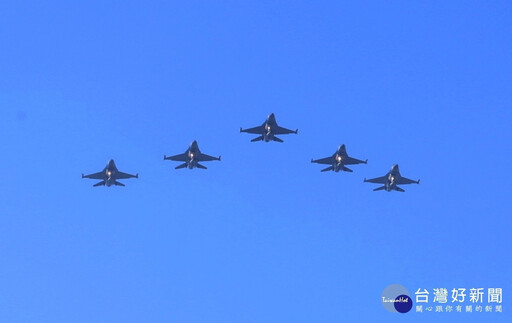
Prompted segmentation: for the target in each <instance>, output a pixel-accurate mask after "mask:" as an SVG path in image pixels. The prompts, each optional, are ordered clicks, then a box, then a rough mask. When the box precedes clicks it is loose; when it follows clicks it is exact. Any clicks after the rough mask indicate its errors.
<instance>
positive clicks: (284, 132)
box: [274, 126, 299, 135]
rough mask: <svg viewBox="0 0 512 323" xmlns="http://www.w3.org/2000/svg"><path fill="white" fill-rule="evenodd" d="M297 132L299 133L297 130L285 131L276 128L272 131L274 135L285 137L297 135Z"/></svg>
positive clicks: (281, 128)
mask: <svg viewBox="0 0 512 323" xmlns="http://www.w3.org/2000/svg"><path fill="white" fill-rule="evenodd" d="M298 131H299V129H297V130H290V129H286V128H283V127H279V126H277V127H276V128H275V129H274V135H287V134H289V133H297V132H298Z"/></svg>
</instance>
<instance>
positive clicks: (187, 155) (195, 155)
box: [164, 140, 220, 169]
mask: <svg viewBox="0 0 512 323" xmlns="http://www.w3.org/2000/svg"><path fill="white" fill-rule="evenodd" d="M164 160H174V161H182V162H185V163H183V164H181V165H178V166H176V167H175V169H179V168H185V167H188V168H189V169H192V168H194V167H197V168H202V169H206V167H204V166H203V165H201V164H199V162H202V161H211V160H220V156H219V157H213V156H208V155H206V154H203V153H201V151H200V150H199V146H198V145H197V141H195V140H194V141H192V143H191V144H190V147H188V149H187V150H186V151H185V152H184V153H183V154H179V155H176V156H170V157H167V156H165V155H164Z"/></svg>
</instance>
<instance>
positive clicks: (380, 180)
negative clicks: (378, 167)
mask: <svg viewBox="0 0 512 323" xmlns="http://www.w3.org/2000/svg"><path fill="white" fill-rule="evenodd" d="M364 181H365V182H369V183H379V184H386V183H387V182H388V177H387V176H382V177H376V178H372V179H366V178H365V179H364Z"/></svg>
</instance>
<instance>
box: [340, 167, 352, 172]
mask: <svg viewBox="0 0 512 323" xmlns="http://www.w3.org/2000/svg"><path fill="white" fill-rule="evenodd" d="M342 169H343V170H344V171H346V172H351V173H352V172H353V170H351V169H350V168H348V167H345V166H343V168H342Z"/></svg>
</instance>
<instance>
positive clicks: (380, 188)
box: [373, 185, 386, 191]
mask: <svg viewBox="0 0 512 323" xmlns="http://www.w3.org/2000/svg"><path fill="white" fill-rule="evenodd" d="M385 189H386V185H384V186H381V187H377V188H374V189H373V190H374V191H381V190H385Z"/></svg>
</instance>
